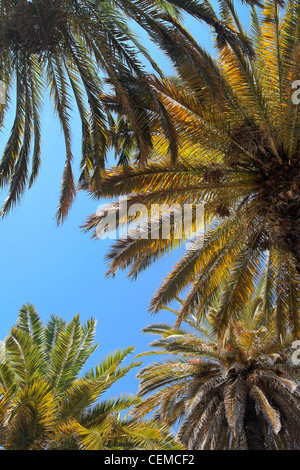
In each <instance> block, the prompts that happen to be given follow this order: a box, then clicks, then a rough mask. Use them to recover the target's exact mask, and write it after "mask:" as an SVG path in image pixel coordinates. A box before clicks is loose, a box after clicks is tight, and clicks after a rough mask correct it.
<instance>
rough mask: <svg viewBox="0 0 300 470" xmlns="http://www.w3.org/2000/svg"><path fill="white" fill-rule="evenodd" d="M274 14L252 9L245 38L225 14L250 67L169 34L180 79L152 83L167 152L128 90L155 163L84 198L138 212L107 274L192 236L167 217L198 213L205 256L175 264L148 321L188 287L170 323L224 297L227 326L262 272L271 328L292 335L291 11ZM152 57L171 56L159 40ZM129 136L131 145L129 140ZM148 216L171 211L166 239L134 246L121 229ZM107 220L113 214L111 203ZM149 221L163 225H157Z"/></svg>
mask: <svg viewBox="0 0 300 470" xmlns="http://www.w3.org/2000/svg"><path fill="white" fill-rule="evenodd" d="M281 8H282V7H281V6H280V4H279V3H278V2H277V1H276V0H275V1H273V0H266V1H265V2H264V7H263V9H262V11H259V12H257V10H256V9H255V8H253V9H252V10H251V30H250V33H249V34H248V35H246V32H245V30H244V28H243V26H242V24H241V22H240V20H239V18H238V15H237V14H236V11H235V9H234V6H233V3H232V2H231V1H229V0H226V1H223V2H222V8H221V15H222V19H223V22H224V24H226V25H227V27H229V28H231V30H232V31H236V32H239V33H240V34H242V35H244V37H246V36H247V38H248V40H249V43H250V44H251V45H252V47H253V50H254V55H253V56H251V55H246V54H245V52H244V51H243V50H242V48H241V47H240V46H239V45H236V44H234V43H231V44H230V43H228V42H227V43H226V42H225V43H223V44H221V45H220V44H219V47H220V50H219V54H218V57H217V58H214V57H212V56H210V55H209V54H208V53H207V52H206V51H205V50H203V49H202V48H201V46H200V45H199V44H197V43H196V42H195V40H194V39H193V38H192V37H191V36H190V35H189V34H188V33H187V32H186V31H185V30H184V28H183V27H181V26H180V25H178V24H176V23H175V22H173V23H172V26H170V28H171V29H172V27H173V28H174V34H176V37H177V43H176V44H177V45H176V46H175V47H173V52H172V59H173V61H174V64H175V66H176V67H177V70H178V73H179V76H180V78H179V79H171V78H170V79H164V80H159V79H157V78H153V82H152V83H153V87H155V88H156V89H157V91H158V96H159V97H160V99H161V100H162V102H163V103H164V105H165V107H166V109H167V111H168V117H169V121H170V123H171V124H172V125H173V130H174V132H173V134H172V135H173V137H174V138H173V140H172V146H171V145H170V139H169V140H167V141H166V139H165V137H164V133H163V132H162V127H161V124H160V120H159V119H158V118H157V113H156V112H155V110H154V109H153V107H152V106H151V104H150V102H149V99H148V100H147V99H144V101H143V103H142V101H141V94H140V92H139V85H138V83H137V81H136V80H132V85H131V86H132V92H133V93H135V96H136V100H137V102H138V103H139V105H140V106H144V107H145V108H146V110H147V113H148V115H147V116H148V121H147V122H148V125H149V127H151V129H152V138H153V143H154V145H153V152H152V162H149V164H148V165H145V166H137V165H128V166H127V167H126V168H122V169H118V168H117V169H111V170H110V171H108V172H107V173H106V174H105V176H104V178H103V180H102V183H101V184H99V186H98V188H96V189H95V188H91V187H90V191H91V194H92V195H93V196H94V197H95V198H101V197H105V198H115V197H118V196H122V197H123V196H128V199H127V206H128V208H130V207H133V206H134V205H135V204H137V203H138V204H140V205H142V206H143V207H144V208H145V210H144V212H143V211H141V210H140V211H139V212H138V211H136V214H135V215H134V217H133V216H132V215H131V218H130V217H127V218H126V217H124V216H123V215H122V217H123V218H122V217H119V224H120V226H121V225H122V224H127V223H129V231H128V235H129V236H128V237H127V238H126V237H124V236H123V237H122V239H120V240H119V241H118V242H117V243H116V244H115V245H114V246H113V248H112V250H111V251H110V253H109V254H108V260H109V271H108V272H109V274H115V272H116V271H117V270H118V269H119V268H120V269H124V268H128V267H130V271H129V276H130V277H132V278H135V277H136V276H137V275H138V273H140V272H141V271H142V270H144V269H145V268H146V267H148V266H149V265H150V264H151V263H152V262H154V261H156V260H157V259H158V258H159V257H161V256H163V255H165V254H167V253H168V252H169V251H170V250H172V249H174V248H176V247H178V246H179V245H180V244H181V243H182V242H184V241H185V239H186V237H188V236H189V234H191V233H193V231H194V230H195V229H197V227H195V223H196V222H195V221H194V222H192V223H191V225H190V228H189V230H185V231H184V232H183V233H182V236H181V237H178V236H176V223H177V222H176V217H172V205H173V204H178V205H180V206H181V207H183V206H184V204H186V203H192V204H194V205H197V204H200V203H204V204H205V207H204V212H205V224H206V230H205V239H204V244H203V247H202V248H199V249H193V250H189V251H187V252H186V253H184V255H183V256H182V258H181V259H180V260H179V261H178V263H177V264H176V265H175V266H174V269H173V270H172V271H171V273H170V274H169V275H168V276H167V278H166V279H164V281H163V282H162V284H161V285H160V287H159V289H158V291H157V293H156V294H155V295H154V297H153V299H152V302H151V309H152V310H153V311H154V312H157V311H159V309H160V308H161V306H162V305H165V304H167V303H168V302H170V301H172V300H173V299H174V298H175V297H176V295H178V294H179V293H180V292H181V291H183V290H184V289H185V288H187V287H189V290H188V293H187V295H186V298H185V302H184V303H183V306H182V308H181V314H180V316H179V322H180V321H181V319H182V318H184V317H185V315H188V314H189V312H191V311H192V310H193V309H194V308H196V307H197V306H198V307H199V312H200V315H201V314H202V313H201V312H204V311H205V307H206V306H208V305H209V303H210V301H211V300H213V299H215V298H216V297H218V295H219V294H220V292H221V291H222V299H223V301H222V303H221V305H220V309H219V312H218V318H219V324H220V327H221V326H222V325H226V324H227V323H228V321H230V319H232V318H234V317H235V316H236V315H239V312H240V311H242V310H243V303H244V302H247V300H249V298H250V297H251V295H252V293H253V292H254V290H255V286H256V285H257V278H258V277H259V275H260V273H261V271H262V270H263V269H266V272H267V279H268V280H267V281H266V282H268V283H270V284H272V286H273V288H274V290H273V294H274V295H275V296H276V298H277V299H278V303H277V311H278V318H280V317H281V318H284V317H285V318H287V317H289V318H290V319H293V320H292V322H294V326H295V334H296V335H297V334H299V319H298V311H299V308H298V306H299V266H300V265H299V262H300V251H299V250H300V232H299V221H300V219H299V214H300V205H299V201H300V199H299V181H300V180H299V135H300V134H299V129H300V120H299V104H298V103H297V102H296V103H295V100H294V99H293V92H294V93H295V90H293V88H292V84H293V83H294V81H295V80H297V79H298V75H299V30H300V29H299V27H300V23H299V8H300V4H299V2H298V1H290V2H288V4H287V5H286V6H285V7H284V8H283V10H282V11H281ZM161 47H165V48H166V49H168V47H169V44H168V42H167V41H166V40H165V41H164V40H163V39H162V40H161ZM294 97H295V95H294ZM107 102H108V103H109V106H110V107H111V109H114V107H115V106H116V103H118V99H117V97H114V96H107ZM124 115H126V113H125V111H124ZM127 134H128V137H130V135H132V134H130V129H129V130H128V132H127ZM132 142H133V143H134V140H132ZM170 157H171V158H170ZM155 204H158V205H162V204H167V206H168V205H169V212H170V214H171V232H170V236H169V237H168V238H165V239H164V238H163V237H162V236H161V237H159V238H158V239H151V236H150V235H148V236H147V235H146V234H147V231H148V234H149V233H150V232H149V224H148V225H147V223H146V224H144V228H143V230H144V234H143V236H139V237H137V236H136V235H135V233H134V230H133V231H132V232H131V231H130V223H132V222H134V223H136V222H137V221H138V220H140V221H142V219H143V217H144V216H145V211H146V212H147V214H150V213H151V208H152V207H153V205H155ZM107 211H108V212H109V213H111V214H116V215H117V216H118V215H120V214H121V212H120V210H119V205H118V203H117V201H116V202H113V203H112V204H111V205H110V206H108V207H107ZM128 212H129V211H128ZM165 215H166V213H165ZM104 216H105V214H104V213H101V212H99V213H97V214H95V215H94V216H91V217H90V218H89V220H88V221H87V223H86V226H85V228H86V229H87V230H94V229H95V228H97V226H98V224H99V223H101V220H102V219H103V218H104ZM158 219H159V221H158V222H159V223H161V224H162V220H163V217H162V216H161V215H160V216H158ZM198 228H199V227H198ZM144 235H145V236H144Z"/></svg>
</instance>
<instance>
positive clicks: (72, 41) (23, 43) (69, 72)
mask: <svg viewBox="0 0 300 470" xmlns="http://www.w3.org/2000/svg"><path fill="white" fill-rule="evenodd" d="M249 2H250V3H253V1H252V0H249ZM254 3H255V1H254ZM179 9H183V10H184V11H187V12H188V11H189V10H190V13H191V14H193V15H194V16H196V17H198V18H201V19H202V20H203V21H206V22H207V23H208V24H210V25H211V26H212V27H213V28H214V29H215V30H216V31H218V34H219V35H220V36H221V37H222V38H223V41H226V40H227V38H228V40H230V41H231V42H232V41H234V40H235V41H237V42H238V43H241V44H243V43H244V38H243V37H242V36H241V35H240V37H236V38H235V35H234V33H233V32H232V31H231V29H230V28H227V27H226V26H225V25H222V24H221V23H219V21H218V18H217V17H216V14H215V12H214V11H213V9H212V8H211V7H209V6H207V5H206V4H202V3H199V2H195V1H194V0H188V1H185V2H182V1H178V0H174V1H173V0H172V1H165V0H143V1H142V2H141V1H136V0H118V1H112V0H108V1H105V2H103V1H99V0H97V1H91V0H84V1H81V0H75V1H74V0H72V1H71V0H34V1H29V0H2V1H0V12H1V13H0V30H1V33H0V50H1V52H0V64H1V65H0V80H2V81H3V82H4V83H5V85H6V87H7V97H8V98H7V104H8V103H9V100H10V99H11V95H12V90H13V92H15V105H16V109H15V118H14V123H13V125H12V129H11V133H10V137H9V139H8V141H7V144H6V146H5V149H4V153H3V156H2V160H1V163H0V185H1V187H2V188H6V187H7V186H8V196H7V198H6V200H5V203H4V205H3V207H2V212H1V214H2V216H4V215H6V214H7V213H8V212H9V211H10V209H11V208H12V207H13V206H14V205H15V204H16V202H17V201H18V200H19V199H20V197H21V196H22V194H23V192H24V190H25V189H26V186H27V184H28V185H29V187H30V186H31V185H32V184H33V182H34V181H35V179H36V177H37V175H38V171H39V168H40V165H41V119H40V117H41V112H42V105H43V98H44V95H45V93H46V91H47V89H49V92H50V96H51V98H52V101H53V104H54V109H55V112H56V114H57V116H58V119H59V121H60V124H61V128H62V132H63V136H64V140H65V149H66V160H65V167H64V172H63V177H62V186H61V194H60V200H59V206H58V209H57V221H58V222H61V221H63V220H64V218H65V217H66V215H67V213H68V209H69V208H70V205H71V203H72V201H73V199H74V196H75V192H76V188H75V181H74V176H73V170H72V160H73V153H72V152H73V151H72V145H71V144H72V136H71V115H70V113H71V109H72V107H73V106H75V107H77V111H78V114H79V116H80V119H81V124H82V152H81V153H82V158H81V162H80V177H79V181H85V180H86V179H88V180H89V181H90V183H91V184H93V183H94V182H95V181H98V180H99V178H101V171H102V170H103V168H104V166H105V160H106V156H107V145H108V130H107V116H106V113H105V110H104V108H103V105H102V103H101V96H102V95H103V93H104V89H106V85H107V84H106V79H109V83H110V85H112V86H113V89H114V90H115V92H116V93H117V94H118V96H119V98H120V100H121V102H122V106H123V108H124V109H126V110H127V111H126V112H127V114H128V116H129V117H130V121H131V126H132V128H133V129H134V132H135V135H136V138H137V140H138V143H139V148H140V155H139V157H140V159H141V161H144V160H145V159H146V158H147V155H148V153H149V135H148V134H149V132H148V129H147V127H145V126H144V125H143V122H142V121H141V114H142V113H141V112H140V113H139V112H137V110H136V109H135V110H133V108H132V106H131V100H130V96H128V94H127V89H126V86H125V84H126V77H127V75H128V74H130V75H132V76H133V77H135V78H137V79H138V80H139V82H140V83H143V84H144V87H145V89H146V90H147V93H148V94H150V95H152V101H153V102H155V103H156V106H157V111H158V112H159V113H160V114H161V116H162V120H163V122H165V125H166V126H167V125H168V120H167V118H166V113H165V111H164V108H163V105H162V104H161V103H160V101H159V100H158V99H157V98H156V97H155V96H154V90H153V89H152V88H151V87H149V85H147V73H146V71H145V68H144V66H143V65H142V63H141V60H140V58H139V56H140V54H142V55H143V56H144V57H145V58H146V59H147V62H148V63H149V64H151V66H152V67H154V69H155V70H156V71H157V72H159V73H162V72H161V71H160V69H159V67H158V66H157V64H156V63H155V61H154V60H153V59H152V57H151V54H150V53H149V52H148V51H147V50H146V49H145V47H144V46H143V45H142V44H141V42H140V41H139V40H138V39H137V35H136V34H135V33H134V32H133V31H132V30H131V29H130V27H129V20H130V21H134V22H136V23H138V24H139V25H140V26H142V28H144V29H145V31H146V32H148V33H149V34H150V36H152V38H153V39H156V37H157V35H158V36H164V37H166V38H168V31H167V28H166V26H165V19H164V16H163V15H167V16H170V17H173V16H174V15H176V16H178V11H179ZM245 48H247V45H245ZM99 69H100V71H101V75H99ZM6 109H7V106H1V109H0V123H1V124H3V120H4V115H5V111H6ZM32 141H34V142H33V143H32ZM31 150H32V151H31ZM30 164H31V169H30V168H29V166H30Z"/></svg>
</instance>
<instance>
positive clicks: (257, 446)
mask: <svg viewBox="0 0 300 470" xmlns="http://www.w3.org/2000/svg"><path fill="white" fill-rule="evenodd" d="M244 426H245V433H246V440H247V448H248V450H265V440H264V435H263V433H262V430H261V426H260V423H259V420H258V417H257V414H256V410H255V403H254V401H253V399H252V398H250V397H248V400H247V405H246V411H245V418H244Z"/></svg>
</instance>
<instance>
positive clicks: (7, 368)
mask: <svg viewBox="0 0 300 470" xmlns="http://www.w3.org/2000/svg"><path fill="white" fill-rule="evenodd" d="M95 326H96V321H95V320H94V319H93V318H92V319H90V320H88V321H87V322H86V323H85V324H81V322H80V319H79V316H78V315H76V316H75V317H74V318H73V319H72V320H71V321H70V322H69V323H67V322H65V321H63V320H62V319H61V318H59V317H56V316H51V318H50V320H49V321H48V322H47V324H46V325H43V324H42V322H41V319H40V317H39V315H38V313H37V312H36V310H35V309H34V307H33V306H32V305H29V304H28V305H24V306H23V307H22V308H21V310H20V312H19V316H18V320H17V323H16V326H15V327H13V328H12V330H11V331H10V333H9V335H8V336H7V337H6V339H5V348H4V351H2V356H1V364H0V371H1V373H0V376H1V377H0V391H1V399H0V445H1V447H2V448H4V449H8V450H9V449H10V450H26V449H27V450H29V449H33V450H45V449H67V450H72V449H73V450H76V449H77V450H101V449H157V448H158V449H163V448H164V449H171V448H173V446H175V447H174V448H181V446H180V445H179V444H176V443H175V441H174V439H172V437H171V435H170V434H168V432H167V428H166V427H159V426H157V425H155V424H154V423H153V422H151V421H150V420H139V419H132V418H129V417H128V416H125V417H124V416H123V417H122V416H121V415H120V413H121V412H123V411H124V410H128V409H129V408H130V407H131V406H132V405H134V404H137V400H138V399H137V398H136V397H134V396H130V395H123V396H120V397H117V398H110V399H108V400H103V401H99V398H100V397H101V396H102V394H103V393H104V392H106V391H107V390H108V389H109V388H110V387H111V386H112V385H113V384H114V383H115V382H116V381H117V380H119V379H120V378H122V377H124V375H125V374H127V372H129V371H130V370H131V369H132V368H134V367H136V366H137V365H138V364H139V363H137V362H132V363H130V364H129V365H128V366H124V367H123V366H121V363H122V362H123V361H124V359H125V358H126V356H128V354H130V353H131V352H132V350H133V348H127V349H124V350H118V351H116V352H114V353H112V354H110V355H109V356H108V357H107V358H105V359H103V360H102V361H101V362H100V363H99V364H98V365H97V366H96V367H95V368H94V369H91V370H89V371H87V372H86V373H85V374H83V375H81V376H80V375H79V374H80V372H81V369H82V367H83V366H84V364H85V363H86V361H87V360H88V358H89V357H90V356H91V354H92V353H93V352H94V351H95V349H96V347H97V345H96V344H94V337H95ZM3 353H4V354H3Z"/></svg>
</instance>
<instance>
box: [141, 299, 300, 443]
mask: <svg viewBox="0 0 300 470" xmlns="http://www.w3.org/2000/svg"><path fill="white" fill-rule="evenodd" d="M262 304H263V299H262V298H261V297H258V296H255V297H253V299H252V301H251V302H250V303H249V305H248V306H247V308H246V309H245V311H244V312H243V315H241V317H240V320H239V321H237V322H236V323H235V324H234V325H232V328H231V334H230V335H229V336H228V337H227V339H226V341H223V342H222V343H220V341H218V339H217V338H216V336H215V334H214V321H215V318H214V315H215V308H213V307H212V308H211V309H210V311H209V314H208V316H207V318H206V320H205V321H203V322H202V325H200V326H199V323H198V321H197V318H196V317H194V316H193V315H190V316H189V317H188V318H187V319H186V320H185V328H180V329H174V327H172V326H170V325H167V324H152V325H149V326H148V327H147V328H145V329H144V332H146V333H149V334H152V335H158V336H159V338H158V339H156V340H154V341H153V342H152V343H151V346H152V349H151V350H150V351H149V352H148V353H143V354H141V355H142V356H143V355H152V354H157V355H159V356H160V355H161V354H163V355H164V356H163V357H165V355H168V356H169V359H162V360H161V361H159V362H158V361H156V362H154V363H150V364H149V365H147V366H145V367H144V368H143V369H142V370H141V371H140V372H139V374H138V377H139V379H140V388H139V395H140V396H142V397H143V401H142V402H141V403H140V404H138V405H137V406H136V407H135V412H134V413H135V414H134V415H136V416H139V417H141V416H143V415H144V414H148V413H150V412H155V414H154V418H155V419H156V420H157V422H161V421H162V422H164V423H168V425H170V426H176V427H177V429H178V435H177V437H178V439H179V440H181V442H183V444H184V445H185V446H186V448H187V449H191V450H288V449H293V450H296V449H299V448H300V445H299V438H300V436H299V429H300V427H299V426H300V394H299V386H298V384H299V372H300V370H299V365H297V364H298V361H296V363H295V364H293V360H292V342H291V340H290V338H289V335H288V334H287V335H286V336H285V338H284V339H283V340H282V341H281V342H279V341H278V339H277V335H276V334H275V335H274V332H276V328H275V327H274V324H272V322H270V323H269V325H268V328H267V327H266V326H265V325H264V321H262V318H263V317H262V316H261V306H262ZM169 310H170V309H169ZM172 311H173V312H174V313H175V314H176V315H177V314H178V312H177V311H175V310H172Z"/></svg>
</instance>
